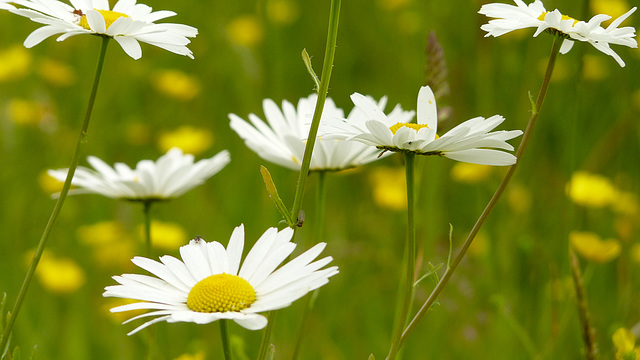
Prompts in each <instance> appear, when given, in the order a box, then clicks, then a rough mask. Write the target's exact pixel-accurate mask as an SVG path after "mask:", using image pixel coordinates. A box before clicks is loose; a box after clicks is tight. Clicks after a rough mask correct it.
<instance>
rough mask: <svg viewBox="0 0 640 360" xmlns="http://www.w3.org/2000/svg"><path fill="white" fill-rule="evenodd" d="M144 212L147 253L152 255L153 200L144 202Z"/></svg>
mask: <svg viewBox="0 0 640 360" xmlns="http://www.w3.org/2000/svg"><path fill="white" fill-rule="evenodd" d="M142 204H143V205H142V206H143V209H142V211H143V212H144V243H145V252H146V253H145V255H146V256H151V247H152V244H151V204H153V201H145V202H143V203H142Z"/></svg>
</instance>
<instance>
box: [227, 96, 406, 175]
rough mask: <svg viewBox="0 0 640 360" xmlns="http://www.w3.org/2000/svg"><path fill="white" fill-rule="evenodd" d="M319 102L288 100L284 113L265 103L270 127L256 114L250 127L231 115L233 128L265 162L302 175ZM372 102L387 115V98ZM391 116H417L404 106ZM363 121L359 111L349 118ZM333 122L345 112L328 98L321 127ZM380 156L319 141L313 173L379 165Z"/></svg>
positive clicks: (347, 144) (367, 149)
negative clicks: (385, 111) (310, 132)
mask: <svg viewBox="0 0 640 360" xmlns="http://www.w3.org/2000/svg"><path fill="white" fill-rule="evenodd" d="M317 100H318V96H317V95H316V94H313V95H310V96H309V97H306V98H302V99H300V100H299V101H298V106H297V108H296V107H295V106H294V105H293V104H291V103H290V102H288V101H286V100H284V101H283V102H282V110H281V109H280V108H279V107H278V105H276V103H275V102H274V101H273V100H271V99H265V100H264V101H263V102H262V107H263V110H264V115H265V118H266V119H267V122H266V123H265V122H264V121H263V120H262V119H260V118H259V117H258V116H256V115H254V114H249V121H250V123H249V122H247V121H245V120H243V119H241V118H240V117H239V116H237V115H235V114H229V118H230V119H231V122H230V126H231V128H232V129H233V130H234V131H235V132H236V133H237V134H238V135H239V136H240V137H241V138H242V139H243V140H244V141H245V144H246V145H247V147H249V149H251V150H253V151H254V152H256V153H257V154H258V155H259V156H260V157H261V158H263V159H265V160H267V161H270V162H272V163H275V164H278V165H281V166H284V167H287V168H289V169H292V170H298V171H299V170H300V167H301V165H302V159H303V157H304V150H305V146H306V142H307V137H308V136H309V129H310V128H311V120H312V117H313V113H314V111H315V107H316V102H317ZM370 100H371V102H372V103H373V104H375V106H376V108H377V109H379V110H380V111H381V112H382V111H384V108H385V106H386V104H387V99H386V98H382V99H380V101H379V102H377V103H376V102H374V100H373V99H370ZM388 116H389V117H391V118H394V119H396V120H397V121H403V120H406V119H410V118H412V117H413V112H411V111H403V110H402V108H401V107H400V106H396V108H394V109H393V111H391V113H390V114H389V115H388ZM362 117H364V113H363V112H362V111H360V110H358V109H357V108H354V109H353V110H352V111H351V113H349V116H348V118H349V119H352V120H354V121H355V119H359V118H362ZM332 118H340V119H342V118H344V111H343V110H342V109H340V108H338V107H336V105H335V103H334V102H333V100H332V99H331V98H327V100H326V102H325V104H324V109H323V111H322V118H321V120H320V123H322V122H325V121H327V119H332ZM379 155H380V150H378V149H376V148H371V147H370V146H366V145H363V144H360V143H356V142H350V141H343V140H337V139H332V140H325V139H322V138H320V137H318V141H316V144H315V147H314V149H313V155H312V157H311V166H310V170H312V171H314V170H316V171H323V170H342V169H347V168H352V167H355V166H359V165H364V164H367V163H370V162H372V161H375V160H376V159H378V157H379Z"/></svg>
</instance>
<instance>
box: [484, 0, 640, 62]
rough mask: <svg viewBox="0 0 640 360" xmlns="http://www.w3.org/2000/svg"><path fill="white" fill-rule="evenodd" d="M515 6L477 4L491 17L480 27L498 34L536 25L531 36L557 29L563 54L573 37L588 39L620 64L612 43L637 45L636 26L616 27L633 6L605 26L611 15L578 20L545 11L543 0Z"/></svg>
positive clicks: (557, 12)
mask: <svg viewBox="0 0 640 360" xmlns="http://www.w3.org/2000/svg"><path fill="white" fill-rule="evenodd" d="M514 2H515V3H516V6H513V5H507V4H499V3H493V4H486V5H483V6H482V7H481V8H480V11H479V13H480V14H483V15H486V16H488V17H490V18H494V19H492V20H489V23H488V24H484V25H482V26H481V27H480V28H481V29H482V30H484V31H486V32H487V34H486V35H485V36H500V35H504V34H506V33H508V32H511V31H514V30H519V29H524V28H536V32H535V33H534V35H533V36H538V35H539V34H540V33H541V32H543V31H545V30H550V31H557V32H560V33H561V34H562V35H563V36H564V37H565V40H564V42H563V43H562V47H561V48H560V52H561V53H563V54H565V53H567V52H568V51H569V50H571V47H572V46H573V40H577V41H583V42H587V43H589V44H591V45H593V47H595V48H596V49H598V50H599V51H601V52H603V53H605V54H607V55H609V56H611V57H613V58H614V59H615V60H616V61H617V62H618V64H620V66H625V63H624V61H622V58H621V57H620V55H618V54H617V53H616V52H615V51H613V50H612V49H611V47H610V45H611V44H615V45H623V46H628V47H631V48H637V47H638V43H637V41H636V40H635V36H636V29H635V28H634V27H631V26H626V27H622V28H619V27H618V26H620V24H622V22H623V21H624V20H626V19H627V18H628V17H629V16H630V15H631V14H633V13H634V12H635V11H636V9H637V8H636V7H633V8H632V9H631V10H629V11H627V12H626V13H625V14H623V15H622V16H620V17H618V18H617V19H615V20H614V21H612V22H611V24H609V26H607V27H606V28H603V27H602V26H601V24H602V22H604V21H607V20H610V19H611V16H609V15H605V14H598V15H595V16H594V17H592V18H591V19H590V20H589V21H587V22H584V21H578V20H576V19H573V18H571V17H569V16H566V15H563V14H562V13H561V12H560V11H559V10H557V9H556V10H553V11H547V10H546V9H545V8H544V5H543V4H542V1H540V0H536V1H534V2H533V3H531V4H529V5H527V4H525V3H524V2H523V1H522V0H514Z"/></svg>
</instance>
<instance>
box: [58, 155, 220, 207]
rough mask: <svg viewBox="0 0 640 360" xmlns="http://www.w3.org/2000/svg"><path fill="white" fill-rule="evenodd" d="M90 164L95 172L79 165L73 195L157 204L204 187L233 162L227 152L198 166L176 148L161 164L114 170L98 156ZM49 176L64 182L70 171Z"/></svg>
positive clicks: (117, 166)
mask: <svg viewBox="0 0 640 360" xmlns="http://www.w3.org/2000/svg"><path fill="white" fill-rule="evenodd" d="M87 161H88V162H89V164H91V166H92V167H93V168H94V169H95V170H92V169H89V168H86V167H83V166H79V167H78V168H77V170H76V173H75V175H74V177H73V180H72V181H71V184H72V185H75V186H77V188H76V189H71V191H70V192H69V194H86V193H89V194H100V195H104V196H107V197H110V198H114V199H124V200H134V201H156V200H166V199H171V198H175V197H178V196H180V195H182V194H184V193H185V192H187V191H189V190H191V189H193V188H194V187H196V186H198V185H200V184H202V183H204V182H205V180H207V179H208V178H210V177H211V176H213V175H215V174H216V173H217V172H219V171H220V170H222V168H223V167H225V166H226V165H227V164H228V163H229V161H230V157H229V152H228V151H226V150H224V151H221V152H220V153H218V154H217V155H216V156H214V157H212V158H210V159H204V160H200V161H198V162H196V163H194V157H193V155H191V154H183V153H182V150H180V149H178V148H173V149H171V150H169V152H167V153H166V154H165V155H163V156H161V157H160V158H159V159H158V161H156V162H153V161H152V160H142V161H140V162H138V164H137V165H136V168H135V169H131V168H130V167H129V166H127V165H126V164H123V163H116V164H115V165H114V167H113V168H112V167H111V166H109V165H107V164H106V163H105V162H104V161H102V160H100V159H99V158H97V157H95V156H89V157H88V158H87ZM49 175H51V176H52V177H54V178H56V179H58V180H60V181H64V180H65V178H66V177H67V169H63V170H49Z"/></svg>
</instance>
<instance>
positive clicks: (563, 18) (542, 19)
mask: <svg viewBox="0 0 640 360" xmlns="http://www.w3.org/2000/svg"><path fill="white" fill-rule="evenodd" d="M548 13H549V12H548V11H545V12H543V13H542V14H540V16H538V20H540V21H544V18H545V17H546V16H547V14H548ZM561 20H573V24H572V25H575V24H577V23H578V20H576V19H574V18H572V17H571V16H567V15H562V18H561Z"/></svg>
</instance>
